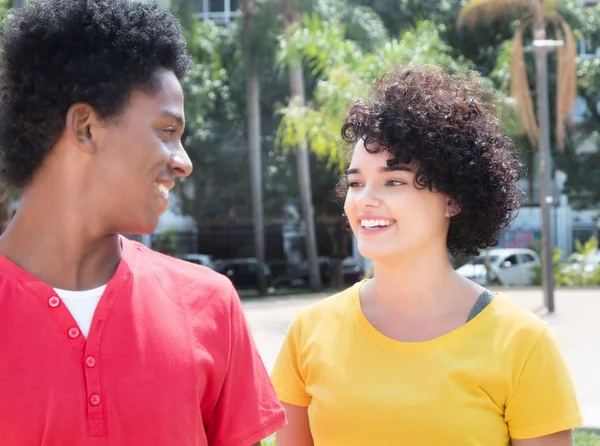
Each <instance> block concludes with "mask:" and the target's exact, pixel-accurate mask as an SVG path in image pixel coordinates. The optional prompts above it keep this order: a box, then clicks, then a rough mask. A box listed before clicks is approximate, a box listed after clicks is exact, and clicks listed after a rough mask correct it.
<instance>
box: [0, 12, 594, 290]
mask: <svg viewBox="0 0 600 446" xmlns="http://www.w3.org/2000/svg"><path fill="white" fill-rule="evenodd" d="M159 1H160V3H162V4H163V5H164V6H166V7H169V8H172V10H173V11H174V12H175V13H176V14H177V15H178V16H179V17H180V19H181V22H182V24H183V27H184V29H185V34H186V38H187V40H188V44H189V49H190V51H191V53H192V55H193V58H194V66H193V69H192V71H191V73H190V75H189V76H188V77H187V79H186V80H185V82H184V90H185V98H186V119H187V128H186V132H185V135H184V146H185V148H186V149H187V151H188V153H189V154H190V157H191V158H192V161H193V162H194V166H195V169H194V172H193V174H192V176H191V177H190V178H188V179H186V180H185V181H184V182H182V183H181V184H180V185H179V186H178V187H177V188H176V189H175V193H172V194H171V196H170V200H171V207H170V210H169V211H168V212H167V213H166V214H165V215H164V216H163V217H162V219H161V221H160V225H159V227H158V229H157V230H156V232H155V233H154V234H152V235H150V236H145V237H136V236H132V237H135V238H138V239H139V240H141V241H142V242H143V243H145V244H147V245H149V246H151V247H152V248H153V249H156V250H158V251H162V252H164V253H167V254H170V255H172V256H176V257H180V258H184V259H186V260H188V261H191V262H195V263H199V264H203V265H206V266H208V267H210V268H213V269H215V270H218V271H220V272H222V273H224V274H226V275H228V276H229V277H230V278H231V279H232V281H233V282H234V283H235V285H236V286H237V287H238V289H239V290H241V292H242V293H246V294H248V295H252V294H258V295H268V294H274V293H284V294H285V293H294V292H304V291H307V290H311V291H321V290H324V289H326V290H328V289H338V288H341V287H343V286H345V285H347V284H349V283H353V282H355V281H356V280H358V279H360V278H362V277H363V276H365V275H368V274H369V268H370V264H369V262H368V260H366V259H363V258H362V257H361V256H360V254H359V253H358V251H357V250H356V246H355V243H354V240H353V237H352V235H351V234H350V232H348V231H347V230H345V229H344V221H343V218H342V207H341V205H340V203H339V201H337V200H336V197H335V193H334V185H335V183H336V181H337V180H338V178H339V176H340V174H341V173H342V172H343V170H344V166H345V162H346V160H345V159H344V158H343V156H342V155H341V152H340V147H341V144H340V138H339V128H340V124H341V121H342V118H343V116H344V113H345V111H346V107H347V105H348V104H349V103H350V102H351V101H352V100H353V99H355V98H357V97H360V96H364V95H366V94H367V93H368V86H369V84H370V83H371V82H372V81H373V80H374V79H375V78H376V77H377V76H378V75H380V74H382V73H383V72H385V70H386V68H387V67H389V66H391V65H394V64H398V63H403V64H406V63H418V64H436V65H440V66H443V67H444V68H446V69H447V70H450V71H458V70H462V69H473V70H477V71H478V72H480V73H481V75H482V76H484V78H485V82H486V83H487V84H488V86H490V87H491V88H493V89H494V90H495V91H496V92H497V97H498V101H499V102H498V103H499V109H500V113H501V117H502V120H503V123H504V125H505V127H506V129H507V131H508V133H509V135H510V136H511V137H512V138H514V139H515V140H516V141H517V143H518V148H519V156H520V157H521V158H522V161H523V163H524V165H525V166H526V174H525V176H524V177H523V178H522V179H521V181H520V183H519V186H520V188H521V189H522V190H523V195H524V207H523V209H522V210H521V212H520V214H519V215H518V217H517V218H516V220H515V221H514V223H513V224H512V226H511V227H510V228H508V229H507V230H506V231H504V232H503V234H502V237H501V241H500V244H499V246H498V247H497V249H493V250H491V251H489V252H482V253H481V254H480V255H478V256H475V257H473V258H471V259H451V260H452V262H453V265H454V266H455V267H456V268H457V269H458V271H459V272H460V273H461V274H463V275H465V276H466V277H469V278H471V279H473V280H475V281H477V282H479V283H482V284H484V285H498V286H507V287H517V286H518V287H523V286H541V285H542V283H543V280H542V279H543V274H542V267H541V264H542V259H543V250H542V247H543V246H544V244H543V243H542V242H543V241H545V242H546V246H548V247H549V249H550V250H551V253H550V256H551V257H552V259H553V263H552V266H553V268H552V274H553V279H554V280H553V282H552V283H551V284H550V286H552V287H554V286H557V287H568V286H592V285H600V250H599V247H598V239H599V237H600V151H599V150H598V143H599V141H600V134H599V129H600V108H599V107H598V104H599V103H600V102H599V101H600V89H599V87H600V82H599V81H600V50H599V47H600V6H599V5H598V4H597V2H596V1H591V0H563V1H560V2H559V1H557V0H543V1H539V0H523V1H521V2H519V1H514V0H511V1H509V0H487V1H469V2H465V1H460V0H159ZM24 3H25V1H24V0H12V1H10V0H3V1H2V2H0V9H1V11H2V14H1V18H2V20H1V21H0V25H1V23H3V22H4V20H5V19H6V17H7V16H8V15H9V14H10V13H11V11H12V10H13V8H15V7H20V6H22V5H23V4H24ZM536 8H537V9H536ZM540 14H541V15H540ZM540 18H541V20H542V21H543V28H544V31H545V32H546V35H545V36H536V37H535V39H534V36H533V31H532V29H533V28H534V27H536V26H537V27H538V28H539V26H538V25H539V19H540ZM536 29H537V28H536ZM540 38H542V39H545V40H540ZM551 39H552V40H551ZM534 40H535V42H534ZM542 41H543V42H546V44H547V45H546V50H545V55H546V56H547V57H546V58H545V59H546V61H547V63H546V64H545V66H544V65H540V64H539V63H537V62H539V60H536V57H537V56H536V55H537V54H540V53H539V52H538V49H539V46H540V45H537V44H536V42H537V43H539V42H542ZM548 42H549V43H548ZM540 70H541V71H540ZM545 87H547V88H545ZM544 94H545V96H544ZM540 113H542V114H541V115H540ZM544 113H545V115H544ZM544 116H545V117H544ZM536 120H537V122H538V123H540V126H538V125H537V124H536ZM544 137H547V141H546V144H545V145H544ZM540 148H541V149H540ZM540 154H542V156H543V157H544V158H543V159H544V160H545V166H547V169H546V170H545V171H540V165H541V164H540ZM544 181H546V182H544ZM17 206H18V194H17V193H16V192H15V191H11V190H9V189H7V188H2V190H1V193H0V213H1V216H2V217H1V219H0V221H1V222H2V224H3V226H4V227H5V226H6V224H7V222H8V221H9V219H10V218H11V216H12V214H13V213H14V209H15V208H16V207H17ZM544 206H545V209H546V210H547V213H548V214H547V215H548V219H547V223H546V226H545V227H544V226H543V225H542V222H543V217H544V212H542V211H543V208H544ZM543 234H547V235H548V237H547V241H546V240H544V238H543V237H542V235H543Z"/></svg>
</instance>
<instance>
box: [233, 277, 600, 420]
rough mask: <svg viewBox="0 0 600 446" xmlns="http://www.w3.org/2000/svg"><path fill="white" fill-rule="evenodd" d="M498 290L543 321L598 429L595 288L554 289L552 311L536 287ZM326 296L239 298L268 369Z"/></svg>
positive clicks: (598, 299) (599, 313) (599, 339)
mask: <svg viewBox="0 0 600 446" xmlns="http://www.w3.org/2000/svg"><path fill="white" fill-rule="evenodd" d="M498 291H502V292H503V293H504V294H506V295H507V296H508V297H510V298H511V299H513V300H514V301H515V302H517V303H519V304H520V305H523V306H524V307H525V308H527V309H528V310H530V311H532V312H534V313H535V314H537V315H538V316H539V317H541V318H542V319H544V320H545V321H547V322H548V324H549V326H550V329H551V330H552V332H553V333H554V335H555V336H556V339H557V340H558V343H559V345H560V347H561V349H562V352H563V355H564V357H565V360H566V361H567V364H568V366H569V369H570V371H571V376H572V378H573V381H574V383H575V390H576V392H577V396H578V398H579V404H580V406H581V411H582V414H583V418H584V423H585V424H584V426H585V427H588V428H594V429H600V288H564V289H558V290H556V292H555V306H556V307H555V312H554V314H548V312H547V311H546V309H545V306H544V301H543V294H542V290H541V289H539V288H522V289H506V290H504V289H503V290H498ZM326 296H327V294H325V293H321V294H307V295H293V296H281V297H267V298H264V299H251V300H244V302H243V305H244V311H245V313H246V317H247V319H248V322H249V324H250V327H251V329H252V333H253V335H254V339H255V341H256V344H257V347H258V350H259V352H260V354H261V356H262V358H263V361H264V363H265V366H266V367H267V370H268V371H269V372H270V371H271V369H272V367H273V364H274V362H275V358H276V357H277V354H278V353H279V349H280V347H281V344H282V342H283V338H284V336H285V333H286V331H287V328H288V325H289V323H290V322H291V320H292V319H293V317H294V316H295V315H296V314H297V313H298V311H300V310H301V309H302V308H304V307H306V306H307V305H309V304H311V303H313V302H316V301H318V300H320V299H323V298H324V297H326ZM549 391H551V390H550V389H549Z"/></svg>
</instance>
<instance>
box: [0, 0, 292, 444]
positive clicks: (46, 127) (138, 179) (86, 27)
mask: <svg viewBox="0 0 600 446" xmlns="http://www.w3.org/2000/svg"><path fill="white" fill-rule="evenodd" d="M2 45H3V47H2V54H1V60H0V67H1V70H2V72H1V77H0V82H1V91H2V96H1V98H0V149H1V150H2V155H3V173H4V177H5V179H6V180H7V181H9V182H10V183H11V184H13V185H15V186H18V187H21V188H23V192H22V197H21V200H20V203H19V208H18V211H17V213H16V215H15V217H14V219H13V221H12V222H11V224H10V226H9V228H8V229H7V231H6V232H5V233H4V234H3V235H2V237H0V254H1V255H0V364H2V365H1V367H0V444H1V445H10V446H40V445H42V446H70V445H73V446H85V445H111V446H112V445H120V446H137V445H140V446H141V445H144V446H151V445H161V446H171V445H172V446H186V445H189V446H192V445H194V446H196V445H223V446H228V445H231V446H237V445H240V446H249V445H252V444H257V443H258V442H260V440H261V439H263V438H265V437H267V436H268V435H270V434H271V433H272V432H274V431H275V430H277V429H279V428H280V427H281V426H282V425H283V424H284V423H285V415H284V413H283V411H282V409H281V407H280V406H279V403H278V402H277V398H276V396H275V394H274V392H273V389H272V387H271V383H270V381H269V378H268V375H267V373H266V371H265V369H264V366H263V364H262V362H261V360H260V357H259V355H258V353H257V350H256V348H255V345H254V342H253V340H252V337H251V334H250V331H249V329H248V326H247V323H246V321H245V318H244V315H243V312H242V307H241V304H240V302H239V298H238V296H237V294H236V292H235V290H234V289H233V287H232V285H231V282H229V281H228V280H227V279H226V278H225V277H223V276H221V275H218V274H216V273H214V272H212V271H210V270H208V269H205V268H203V267H199V266H195V265H192V264H191V263H186V262H183V261H178V260H175V259H172V258H169V257H166V256H163V255H161V254H158V253H155V252H153V251H151V250H149V249H147V248H145V247H144V246H142V245H140V244H137V243H134V242H132V241H129V240H127V239H125V238H123V237H120V236H119V235H118V234H119V233H140V234H144V233H150V232H152V231H153V230H154V229H155V228H156V226H157V223H158V220H159V217H160V215H161V214H162V213H163V212H164V211H165V210H166V209H167V205H168V195H169V191H170V190H171V189H172V188H173V186H174V184H175V180H176V179H177V178H183V177H186V176H188V175H189V174H190V172H191V170H192V166H191V163H190V160H189V158H188V156H187V154H186V152H185V150H184V149H183V147H182V145H181V136H182V133H183V131H184V116H183V93H182V90H181V86H180V81H181V79H182V78H183V77H184V75H185V72H186V70H187V68H188V65H189V63H190V58H189V55H188V54H187V52H186V49H185V42H184V39H183V37H182V35H181V30H180V28H179V25H178V24H177V22H176V21H175V19H174V18H173V17H172V16H171V15H170V14H169V13H168V12H167V11H165V10H162V9H160V8H158V7H157V6H153V5H149V4H146V3H140V2H129V1H127V0H39V1H38V2H36V3H34V4H32V5H30V6H28V7H27V8H26V9H24V10H20V11H18V12H16V13H15V16H14V17H13V18H12V19H11V20H10V21H9V22H8V23H7V25H6V29H5V35H4V39H3V43H2Z"/></svg>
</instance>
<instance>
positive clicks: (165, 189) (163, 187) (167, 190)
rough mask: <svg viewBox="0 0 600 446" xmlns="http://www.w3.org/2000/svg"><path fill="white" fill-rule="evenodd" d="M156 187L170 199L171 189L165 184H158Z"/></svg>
mask: <svg viewBox="0 0 600 446" xmlns="http://www.w3.org/2000/svg"><path fill="white" fill-rule="evenodd" d="M156 187H157V188H158V191H159V192H160V193H161V194H163V195H164V196H165V198H169V189H168V188H167V186H165V185H164V184H158V183H156Z"/></svg>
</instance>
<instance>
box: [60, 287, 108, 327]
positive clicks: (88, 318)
mask: <svg viewBox="0 0 600 446" xmlns="http://www.w3.org/2000/svg"><path fill="white" fill-rule="evenodd" d="M105 288H106V285H103V286H101V287H98V288H94V289H93V290H85V291H69V290H59V289H56V288H55V289H54V291H56V294H58V297H60V299H61V300H62V301H63V303H64V304H65V305H66V306H67V308H68V309H69V311H70V312H71V314H72V315H73V318H74V319H75V322H77V325H78V326H79V329H80V330H81V334H82V335H83V336H84V337H85V338H86V339H87V337H88V333H89V332H90V326H91V325H92V318H93V317H94V311H96V306H97V305H98V302H99V301H100V298H101V297H102V293H104V289H105Z"/></svg>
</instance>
